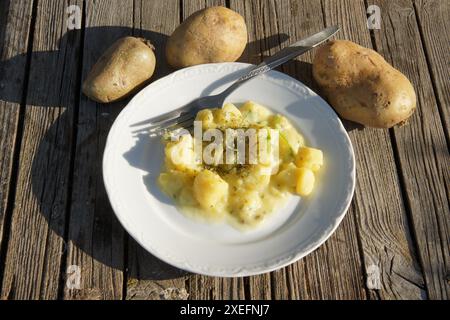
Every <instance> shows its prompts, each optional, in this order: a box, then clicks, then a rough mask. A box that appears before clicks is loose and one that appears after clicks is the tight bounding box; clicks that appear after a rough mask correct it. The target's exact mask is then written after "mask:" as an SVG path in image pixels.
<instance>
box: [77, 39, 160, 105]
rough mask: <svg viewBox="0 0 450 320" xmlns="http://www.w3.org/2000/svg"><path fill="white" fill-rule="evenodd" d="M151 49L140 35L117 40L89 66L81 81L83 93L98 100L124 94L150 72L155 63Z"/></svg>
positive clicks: (106, 99) (115, 97)
mask: <svg viewBox="0 0 450 320" xmlns="http://www.w3.org/2000/svg"><path fill="white" fill-rule="evenodd" d="M153 49H154V48H153V46H152V45H151V44H150V42H149V41H148V40H145V39H142V38H134V37H124V38H121V39H119V40H117V41H116V42H115V43H114V44H113V45H112V46H111V47H109V48H108V50H106V51H105V53H104V54H103V55H102V56H101V57H100V59H99V60H98V61H97V62H96V63H95V65H94V66H93V67H92V69H91V71H90V72H89V74H88V76H87V77H86V79H85V80H84V82H83V88H82V89H83V93H84V94H85V95H86V96H88V97H89V98H91V99H92V100H95V101H97V102H101V103H107V102H113V101H116V100H119V99H122V98H124V97H126V96H127V95H128V94H130V93H131V92H133V91H134V90H135V89H137V88H138V87H140V86H141V85H142V84H144V83H145V82H146V81H147V80H148V79H150V77H151V76H152V75H153V72H154V71H155V65H156V58H155V54H154V53H153Z"/></svg>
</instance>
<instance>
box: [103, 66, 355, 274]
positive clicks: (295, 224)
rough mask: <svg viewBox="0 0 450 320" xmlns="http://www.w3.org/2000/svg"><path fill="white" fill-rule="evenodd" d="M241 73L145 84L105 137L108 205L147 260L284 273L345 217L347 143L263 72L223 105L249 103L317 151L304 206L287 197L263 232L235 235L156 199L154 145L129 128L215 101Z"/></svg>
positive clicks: (329, 119) (320, 113) (285, 80)
mask: <svg viewBox="0 0 450 320" xmlns="http://www.w3.org/2000/svg"><path fill="white" fill-rule="evenodd" d="M249 67H250V65H249V64H243V63H218V64H206V65H199V66H195V67H191V68H186V69H182V70H180V71H177V72H175V73H172V74H170V75H168V76H167V77H165V78H162V79H160V80H158V81H155V82H153V83H152V84H150V85H149V86H147V87H146V88H145V89H143V90H142V91H141V92H139V93H138V94H137V95H136V96H135V97H134V98H133V100H131V102H130V103H129V104H128V105H127V107H126V108H125V109H124V110H123V111H122V112H121V113H120V115H119V116H118V118H117V119H116V121H115V122H114V125H113V126H112V128H111V131H110V133H109V136H108V141H107V144H106V148H105V153H104V158H103V177H104V182H105V185H106V190H107V193H108V196H109V199H110V201H111V205H112V207H113V209H114V211H115V213H116V215H117V217H118V219H119V220H120V222H121V223H122V225H123V226H124V228H125V229H126V230H127V231H128V233H129V234H130V235H131V236H132V237H133V238H134V239H135V240H136V241H137V242H138V243H139V244H140V245H141V246H142V247H144V248H145V249H146V250H148V251H149V252H150V253H152V254H153V255H155V256H156V257H158V258H160V259H161V260H164V261H165V262H167V263H169V264H171V265H174V266H176V267H178V268H181V269H184V270H188V271H192V272H196V273H201V274H206V275H213V276H224V277H235V276H248V275H254V274H259V273H264V272H268V271H272V270H275V269H278V268H280V267H283V266H286V265H288V264H290V263H292V262H294V261H296V260H298V259H300V258H302V257H304V256H305V255H307V254H308V253H310V252H311V251H313V250H314V249H316V248H317V247H319V246H320V245H321V244H322V243H323V242H324V241H325V240H326V239H327V238H328V237H329V236H330V235H331V234H332V233H333V232H334V230H335V229H336V228H337V226H338V225H339V223H340V221H341V220H342V218H343V217H344V215H345V213H346V211H347V209H348V207H349V205H350V202H351V199H352V196H353V191H354V187H355V160H354V155H353V149H352V145H351V142H350V140H349V138H348V136H347V133H346V131H345V129H344V127H343V125H342V123H341V121H340V120H339V118H338V117H337V115H336V114H335V112H334V111H333V110H332V109H331V107H330V106H329V105H328V104H327V103H326V102H325V101H324V100H323V99H322V98H320V97H319V96H318V95H317V94H315V93H314V92H313V91H311V90H310V89H309V88H307V87H306V86H305V85H303V84H302V83H300V82H299V81H297V80H295V79H293V78H291V77H289V76H287V75H286V74H283V73H280V72H276V71H271V72H269V73H267V74H264V75H262V76H259V77H256V78H254V79H253V80H251V81H248V82H247V83H245V84H244V85H243V86H241V87H240V88H239V89H237V90H236V91H235V92H234V93H233V94H232V95H230V96H229V98H228V99H227V101H228V102H232V103H242V102H245V101H247V100H253V101H256V102H258V103H260V104H262V105H264V106H267V107H268V108H270V109H272V110H273V111H274V112H276V113H280V114H283V115H286V116H287V117H288V118H289V119H290V120H291V122H292V123H293V124H294V125H295V126H297V128H298V129H299V130H300V131H301V133H302V134H303V135H304V137H305V140H306V143H307V145H309V146H312V147H317V148H320V149H322V150H323V152H324V158H325V165H324V167H323V169H322V170H321V171H320V173H319V176H318V177H317V179H316V180H317V185H316V188H315V190H314V192H313V194H312V196H310V197H308V198H304V199H301V198H300V197H297V196H293V197H292V198H291V200H290V201H289V202H288V204H287V206H286V207H285V208H283V209H281V210H279V211H278V212H275V213H273V214H272V215H271V216H270V217H269V218H268V219H267V221H265V223H264V224H263V225H262V226H261V227H259V228H257V229H255V230H251V231H247V232H242V231H238V230H236V229H234V228H233V227H231V226H229V225H227V224H226V223H223V224H208V223H202V222H198V221H193V220H191V219H189V218H187V217H186V216H184V215H183V214H182V213H180V212H179V211H178V210H177V209H176V207H175V206H174V205H173V203H172V201H171V200H170V199H169V198H168V197H166V196H165V195H164V194H162V193H161V191H160V190H159V189H158V186H157V184H156V179H157V177H158V175H159V172H160V169H161V165H162V162H163V146H162V145H161V142H160V140H159V139H156V138H149V137H148V135H146V134H138V135H136V134H135V133H133V131H135V130H136V129H137V128H136V127H132V125H133V124H135V123H138V122H140V121H143V120H145V119H148V118H151V117H154V116H156V115H159V114H161V113H163V112H167V111H171V110H173V109H176V108H178V107H180V106H183V105H184V104H186V103H187V102H189V101H191V100H193V99H194V98H196V97H199V96H205V95H209V94H214V93H218V92H220V91H222V90H223V89H224V88H226V87H227V86H228V85H229V84H230V83H231V82H232V81H233V80H235V79H237V78H238V77H239V76H240V75H242V74H243V73H244V72H245V71H246V70H247V69H248V68H249Z"/></svg>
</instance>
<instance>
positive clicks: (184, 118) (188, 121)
mask: <svg viewBox="0 0 450 320" xmlns="http://www.w3.org/2000/svg"><path fill="white" fill-rule="evenodd" d="M338 31H339V27H338V26H333V27H329V28H326V29H324V30H322V31H320V32H318V33H316V34H314V35H312V36H310V37H308V38H305V39H302V40H300V41H297V42H295V43H293V44H292V45H290V46H289V47H286V48H284V49H282V50H280V51H278V52H277V53H276V54H274V55H273V56H271V57H269V58H267V59H266V60H264V61H263V62H262V63H260V64H259V65H257V66H255V67H253V68H252V69H251V70H250V71H249V72H248V73H246V74H245V75H243V76H241V77H240V78H239V79H237V80H236V81H235V82H234V83H233V84H232V85H231V86H229V87H228V88H227V89H225V90H224V91H222V92H221V93H219V94H216V95H211V96H206V97H200V98H198V99H195V100H194V101H192V102H190V103H188V104H187V105H185V106H183V107H181V108H178V109H176V110H174V111H171V112H167V113H164V114H162V115H160V116H157V117H154V118H151V119H147V120H144V121H141V122H138V123H135V124H133V125H132V127H138V126H144V125H145V127H144V128H140V129H138V130H136V131H135V132H141V131H147V132H149V133H150V134H151V135H162V134H164V132H166V131H167V130H169V129H173V128H176V127H190V126H191V125H192V122H193V120H194V118H195V116H196V114H197V112H198V111H200V110H202V109H207V108H216V107H220V106H222V105H223V103H224V101H225V99H226V97H228V95H229V94H230V93H231V92H233V91H234V90H236V89H237V88H238V87H240V86H241V85H242V84H243V83H245V82H246V81H248V80H250V79H252V78H254V77H256V76H258V75H260V74H262V73H265V72H267V71H270V70H272V69H274V68H276V67H278V66H279V65H281V64H283V63H285V62H287V61H289V60H291V59H293V58H295V57H297V56H299V55H301V54H303V53H305V52H307V51H309V50H311V49H312V48H314V47H317V46H318V45H320V44H321V43H323V42H324V41H326V40H327V39H329V38H330V37H332V36H333V35H334V34H336V32H338Z"/></svg>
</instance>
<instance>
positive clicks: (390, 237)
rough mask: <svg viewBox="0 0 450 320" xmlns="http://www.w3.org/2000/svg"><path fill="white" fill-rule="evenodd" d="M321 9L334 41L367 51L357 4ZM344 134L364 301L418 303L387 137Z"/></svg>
mask: <svg viewBox="0 0 450 320" xmlns="http://www.w3.org/2000/svg"><path fill="white" fill-rule="evenodd" d="M323 4H324V12H325V20H326V23H327V25H334V24H339V25H340V26H341V27H342V31H341V32H340V33H339V35H338V38H341V39H348V40H352V41H354V42H356V43H359V44H361V45H363V46H365V47H369V48H370V47H371V40H370V34H369V30H368V28H367V27H366V14H365V12H366V9H365V6H364V3H363V1H359V2H355V1H352V2H351V4H350V2H348V3H342V2H337V1H324V2H323ZM350 16H351V17H352V19H349V18H348V17H350ZM349 134H350V138H351V139H352V143H353V147H354V150H355V153H356V159H357V188H356V192H355V197H354V201H353V204H352V208H351V211H350V212H349V213H352V212H353V213H354V215H355V218H356V221H357V230H358V238H359V241H360V243H361V249H362V254H363V259H364V272H365V275H366V285H367V289H368V291H369V294H370V297H371V298H372V299H374V298H379V299H420V298H423V297H424V295H425V292H424V289H423V279H422V274H421V270H420V267H419V266H418V262H417V258H416V256H415V251H414V247H413V245H412V244H411V235H410V230H409V228H408V218H407V214H406V211H405V208H404V204H403V201H402V197H401V190H400V187H399V185H400V183H399V179H398V176H397V174H396V170H397V168H396V166H395V159H394V155H393V150H392V145H391V142H390V137H389V133H388V131H386V130H384V131H383V130H378V129H370V128H364V129H363V130H352V131H351V132H350V133H349ZM378 274H379V277H378ZM377 278H379V285H378V284H377V282H378V281H377Z"/></svg>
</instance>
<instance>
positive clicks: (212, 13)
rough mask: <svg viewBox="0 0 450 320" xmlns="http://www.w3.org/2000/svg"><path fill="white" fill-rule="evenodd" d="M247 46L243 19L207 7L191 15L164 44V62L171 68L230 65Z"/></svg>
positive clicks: (230, 13) (224, 10) (218, 8)
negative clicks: (209, 64) (204, 64)
mask: <svg viewBox="0 0 450 320" xmlns="http://www.w3.org/2000/svg"><path fill="white" fill-rule="evenodd" d="M246 45H247V26H246V25H245V21H244V18H243V17H242V16H241V15H239V14H238V13H236V12H234V11H233V10H230V9H227V8H225V7H210V8H206V9H203V10H200V11H197V12H195V13H194V14H192V15H190V16H189V17H188V18H187V19H186V20H185V21H184V22H183V23H182V24H180V25H179V26H178V27H177V28H176V29H175V31H174V32H173V33H172V35H171V36H170V38H169V40H168V41H167V45H166V58H167V62H168V63H169V64H170V65H171V66H172V67H174V68H184V67H189V66H193V65H197V64H202V63H212V62H232V61H236V60H237V59H238V58H239V57H240V56H241V54H242V52H243V51H244V49H245V46H246Z"/></svg>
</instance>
